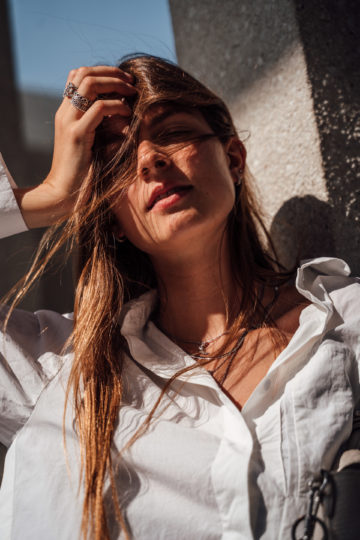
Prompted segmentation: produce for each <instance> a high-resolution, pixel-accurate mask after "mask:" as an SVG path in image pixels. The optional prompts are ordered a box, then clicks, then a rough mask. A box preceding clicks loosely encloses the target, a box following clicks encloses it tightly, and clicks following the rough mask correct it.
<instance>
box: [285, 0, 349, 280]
mask: <svg viewBox="0 0 360 540" xmlns="http://www.w3.org/2000/svg"><path fill="white" fill-rule="evenodd" d="M294 5H295V11H296V18H297V23H298V27H299V33H300V36H301V40H302V44H303V49H304V54H305V58H306V65H307V74H308V78H309V81H310V84H311V90H312V98H313V107H314V113H315V118H316V123H317V128H318V132H319V138H320V150H321V157H322V163H323V169H324V175H325V179H326V187H327V191H328V194H329V203H330V205H331V207H332V211H331V213H330V214H329V217H331V223H332V225H333V239H334V252H336V254H337V256H338V257H341V258H344V259H346V260H347V261H348V262H349V264H350V266H351V268H352V270H353V272H354V273H356V274H358V275H359V274H360V172H359V169H360V167H359V165H360V160H359V135H360V45H359V26H360V2H359V1H358V0H318V1H317V2H306V1H305V0H294ZM285 212H286V210H285ZM299 234H302V231H301V229H300V232H299ZM325 247H327V246H326V245H325Z"/></svg>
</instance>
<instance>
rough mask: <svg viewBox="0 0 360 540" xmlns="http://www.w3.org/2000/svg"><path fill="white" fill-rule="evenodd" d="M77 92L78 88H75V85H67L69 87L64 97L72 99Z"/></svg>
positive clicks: (70, 83)
mask: <svg viewBox="0 0 360 540" xmlns="http://www.w3.org/2000/svg"><path fill="white" fill-rule="evenodd" d="M76 90H77V86H75V84H74V83H72V82H69V83H67V85H66V86H65V90H64V93H63V97H68V98H69V99H71V98H72V97H73V94H74V92H76Z"/></svg>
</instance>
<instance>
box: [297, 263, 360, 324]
mask: <svg viewBox="0 0 360 540" xmlns="http://www.w3.org/2000/svg"><path fill="white" fill-rule="evenodd" d="M296 287H297V289H298V291H299V292H300V293H301V294H302V295H303V296H305V298H307V299H308V300H310V301H311V302H312V303H314V304H316V305H318V306H319V307H322V308H323V309H326V310H329V311H334V310H335V311H336V312H337V313H338V315H339V316H340V317H341V318H342V319H344V320H347V321H349V322H351V321H352V320H355V319H356V320H357V321H360V309H359V305H360V279H359V278H358V277H354V276H352V275H351V270H350V268H349V266H348V265H347V263H346V262H345V261H343V260H342V259H336V258H330V257H319V258H317V259H311V260H308V261H304V262H303V264H302V265H301V266H300V268H299V269H298V273H297V278H296Z"/></svg>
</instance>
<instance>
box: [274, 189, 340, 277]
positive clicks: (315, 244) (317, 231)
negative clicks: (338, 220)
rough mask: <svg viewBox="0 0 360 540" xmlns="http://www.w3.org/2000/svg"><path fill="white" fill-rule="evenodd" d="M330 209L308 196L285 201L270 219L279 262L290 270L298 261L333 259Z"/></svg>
mask: <svg viewBox="0 0 360 540" xmlns="http://www.w3.org/2000/svg"><path fill="white" fill-rule="evenodd" d="M333 225H334V218H333V209H332V207H331V206H330V205H329V204H328V203H326V202H324V201H321V200H319V199H317V198H316V197H314V196H312V195H306V196H305V197H293V198H292V199H289V200H288V201H286V202H285V203H284V204H283V205H282V206H281V208H280V209H279V211H278V212H277V213H276V215H275V216H274V218H273V221H272V224H271V227H270V235H271V238H272V239H273V242H274V245H275V249H276V252H277V255H278V258H279V260H280V262H281V263H282V264H283V265H284V266H285V267H286V268H292V267H293V266H294V265H296V264H298V263H299V262H300V261H301V260H304V259H312V258H315V257H335V256H336V250H335V242H334V234H333Z"/></svg>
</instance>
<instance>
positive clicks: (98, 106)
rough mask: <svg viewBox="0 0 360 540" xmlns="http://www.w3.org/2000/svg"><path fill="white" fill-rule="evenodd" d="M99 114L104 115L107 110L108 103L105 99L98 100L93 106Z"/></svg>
mask: <svg viewBox="0 0 360 540" xmlns="http://www.w3.org/2000/svg"><path fill="white" fill-rule="evenodd" d="M92 107H93V108H94V109H95V111H96V112H97V113H99V114H101V113H103V112H104V111H105V109H106V103H105V101H104V100H103V99H98V100H97V101H95V103H94V104H93V106H92Z"/></svg>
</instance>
